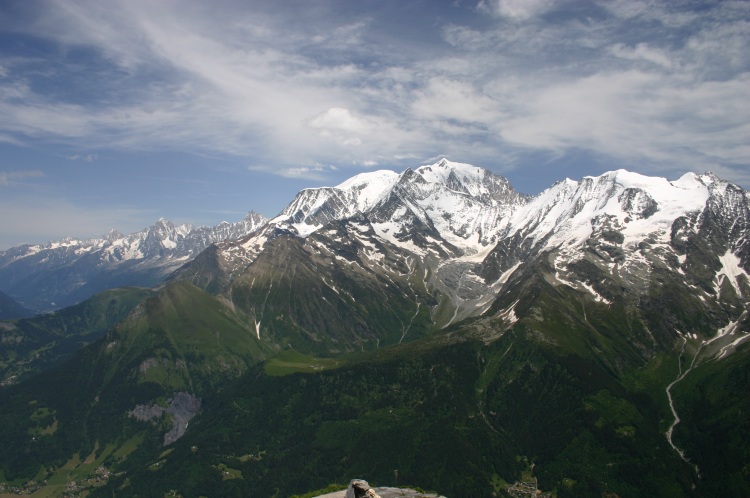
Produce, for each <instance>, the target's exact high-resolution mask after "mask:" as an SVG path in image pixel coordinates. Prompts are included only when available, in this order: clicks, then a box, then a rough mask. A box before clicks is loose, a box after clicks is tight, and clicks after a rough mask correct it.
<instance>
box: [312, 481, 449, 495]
mask: <svg viewBox="0 0 750 498" xmlns="http://www.w3.org/2000/svg"><path fill="white" fill-rule="evenodd" d="M358 492H364V493H365V494H357V493H358ZM367 493H370V494H369V495H368V494H367ZM373 493H374V495H375V496H377V497H379V498H445V496H442V495H436V494H433V493H422V492H419V491H416V490H414V489H406V488H391V487H379V488H370V486H369V484H367V481H364V480H361V479H353V480H352V481H351V482H350V483H349V489H347V490H341V491H336V492H334V493H328V494H325V495H319V496H316V497H315V498H358V497H360V496H365V497H368V498H370V497H372V496H373Z"/></svg>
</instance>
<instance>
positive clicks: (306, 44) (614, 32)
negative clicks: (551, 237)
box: [0, 0, 750, 249]
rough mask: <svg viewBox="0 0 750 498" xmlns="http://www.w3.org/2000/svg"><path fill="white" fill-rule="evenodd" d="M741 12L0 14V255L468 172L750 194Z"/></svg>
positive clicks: (198, 7)
mask: <svg viewBox="0 0 750 498" xmlns="http://www.w3.org/2000/svg"><path fill="white" fill-rule="evenodd" d="M748 47H750V2H748V1H736V2H735V1H720V2H689V1H679V0H674V1H669V2H665V1H639V0H621V1H617V0H612V1H579V0H570V1H564V0H561V1H552V0H471V1H469V0H456V1H440V0H421V1H420V0H415V1H408V0H400V1H389V0H358V1H351V0H317V1H310V0H304V1H302V0H300V1H296V0H273V1H272V0H269V1H264V0H255V1H249V2H248V1H239V0H238V1H231V0H227V1H213V2H205V1H202V0H201V1H197V0H195V1H190V0H179V1H177V0H175V1H169V0H160V1H158V2H154V1H153V0H150V1H138V0H122V1H118V0H107V1H106V2H103V1H100V0H76V1H66V0H57V1H50V2H46V1H41V0H38V1H37V0H5V1H3V2H2V3H0V249H3V248H8V247H10V246H14V245H18V244H21V243H36V242H43V241H48V240H56V239H59V238H62V237H63V236H66V235H72V236H76V237H81V238H85V237H91V236H96V235H100V234H103V233H106V232H107V231H108V230H109V229H111V228H116V229H118V230H120V231H122V232H125V233H129V232H132V231H135V230H139V229H142V228H144V227H146V226H148V225H150V224H152V223H153V222H154V221H155V220H156V219H158V218H159V217H166V218H168V219H170V220H172V221H174V222H175V223H186V222H189V223H193V224H195V225H207V224H208V225H213V224H215V223H217V222H219V221H221V220H227V221H237V220H239V219H241V218H242V217H243V216H244V213H245V212H246V211H249V210H255V211H258V212H260V213H263V214H265V215H268V216H272V215H275V214H276V213H278V212H279V211H280V210H281V209H282V208H283V207H284V206H285V205H286V204H287V203H288V202H289V201H290V200H291V199H292V197H293V196H294V194H295V193H296V192H297V191H299V190H300V189H301V188H305V187H314V186H321V185H335V184H338V183H340V182H341V181H343V180H344V179H346V178H348V177H350V176H353V175H355V174H357V173H361V172H364V171H372V170H376V169H393V170H397V171H401V170H403V169H405V168H407V167H416V166H419V165H420V164H424V163H428V162H432V161H434V160H436V159H437V158H439V157H443V156H445V157H448V158H450V159H452V160H455V161H461V162H468V163H471V164H474V165H477V166H481V167H484V168H487V169H491V170H493V171H495V172H497V173H500V174H502V175H505V176H506V177H507V178H509V179H510V181H511V183H512V184H513V185H514V186H515V187H516V188H517V189H518V190H521V191H523V192H527V193H537V192H539V191H541V190H542V189H544V188H546V187H548V186H550V185H551V184H552V183H554V182H555V181H557V180H560V179H563V178H565V177H569V178H573V179H578V178H580V177H582V176H585V175H598V174H600V173H602V172H604V171H608V170H612V169H618V168H627V169H631V170H634V171H638V172H641V173H644V174H650V175H658V176H665V177H667V178H670V179H673V178H677V177H679V176H680V175H681V174H683V173H685V172H687V171H695V172H699V173H702V172H704V171H713V172H715V173H716V174H718V175H719V176H720V177H722V178H725V179H728V180H731V181H734V182H736V183H738V184H740V185H742V186H743V187H745V188H747V187H749V186H750V51H749V50H748Z"/></svg>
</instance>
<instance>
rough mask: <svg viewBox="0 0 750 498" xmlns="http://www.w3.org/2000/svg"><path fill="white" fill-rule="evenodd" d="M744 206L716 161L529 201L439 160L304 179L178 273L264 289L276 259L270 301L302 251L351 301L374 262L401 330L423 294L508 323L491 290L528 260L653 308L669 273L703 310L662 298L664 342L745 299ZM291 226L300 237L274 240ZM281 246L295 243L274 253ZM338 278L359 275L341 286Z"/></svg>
mask: <svg viewBox="0 0 750 498" xmlns="http://www.w3.org/2000/svg"><path fill="white" fill-rule="evenodd" d="M749 206H750V197H749V194H748V193H747V192H746V191H744V190H743V189H741V188H740V187H738V186H736V185H733V184H731V183H729V182H726V181H723V180H720V179H718V178H717V177H716V176H714V175H713V174H710V173H709V174H705V175H696V174H693V173H688V174H686V175H684V176H683V177H681V178H679V179H677V180H675V181H668V180H666V179H664V178H652V177H646V176H643V175H639V174H636V173H631V172H628V171H624V170H619V171H612V172H609V173H605V174H603V175H601V176H598V177H585V178H583V179H581V180H580V181H573V180H564V181H560V182H558V183H556V184H555V185H553V186H552V187H550V188H549V189H547V190H545V191H544V192H542V193H541V194H539V195H537V196H535V197H533V198H532V197H529V196H525V195H523V194H520V193H518V192H516V191H515V190H514V189H513V188H512V187H511V186H510V184H509V183H508V181H507V180H506V179H504V178H502V177H500V176H498V175H495V174H493V173H491V172H489V171H486V170H483V169H480V168H476V167H473V166H470V165H466V164H460V163H453V162H450V161H447V160H441V161H439V162H438V163H436V164H433V165H429V166H422V167H420V168H417V169H415V170H406V171H404V172H403V173H400V174H399V173H395V172H392V171H378V172H373V173H364V174H361V175H357V176H355V177H354V178H352V179H350V180H347V181H345V182H343V183H341V184H340V185H338V186H336V187H325V188H318V189H307V190H303V191H302V192H300V193H299V194H298V195H297V197H296V198H295V199H294V200H293V201H292V203H291V204H290V205H289V206H288V207H287V208H286V209H284V210H283V211H282V212H281V213H280V214H279V215H278V216H277V217H275V218H273V219H271V220H270V221H269V223H268V224H267V225H265V226H264V227H262V228H261V229H260V230H258V231H257V232H255V233H253V234H251V235H249V236H247V237H244V238H241V239H238V240H235V241H227V242H223V243H220V244H217V245H215V246H214V247H212V248H211V249H210V250H209V251H207V252H205V253H204V254H202V255H201V256H200V257H199V258H197V259H196V260H195V261H194V262H193V263H191V264H188V265H187V266H186V267H185V268H183V269H182V270H180V271H179V272H177V273H176V274H175V275H176V277H177V278H186V279H189V280H191V281H193V282H194V283H196V284H198V285H200V286H202V287H204V288H206V289H208V290H210V291H211V292H214V293H218V294H224V295H226V296H227V297H228V298H229V299H234V297H235V296H236V295H237V294H241V293H243V292H245V291H240V290H238V289H239V288H242V287H243V286H245V287H246V289H245V290H248V289H253V290H252V292H260V291H259V290H258V285H259V282H261V280H262V279H263V278H266V277H267V276H264V275H263V271H274V272H276V274H277V277H269V279H268V281H267V285H268V286H269V288H268V289H266V291H267V292H266V293H265V294H263V296H264V297H263V302H264V303H265V304H264V306H265V307H267V306H268V303H269V302H270V301H269V296H271V295H272V293H271V291H270V288H271V287H273V286H278V285H279V282H281V280H279V279H281V277H278V275H281V274H283V273H284V272H295V271H297V269H296V268H297V267H296V266H295V265H297V264H301V263H300V262H301V261H305V263H304V264H305V265H307V266H308V267H309V268H308V270H309V271H310V278H311V279H313V280H314V279H317V280H318V281H320V282H323V283H322V285H323V286H325V287H329V288H331V289H335V294H336V296H337V298H338V299H340V300H342V304H345V305H346V306H348V307H350V308H351V307H352V306H353V303H354V302H355V301H356V299H355V297H354V290H352V289H354V288H355V287H356V285H355V284H354V283H352V282H360V283H361V282H362V279H363V278H364V277H363V275H367V276H368V278H369V279H370V280H368V281H369V282H370V283H369V284H367V285H372V286H375V287H377V286H379V285H380V284H379V283H376V282H380V281H382V282H384V283H383V287H382V288H381V291H383V289H385V287H386V286H388V285H390V286H391V287H393V286H395V287H397V288H399V289H400V291H399V292H401V293H402V295H403V296H402V297H404V298H406V299H407V300H408V301H410V302H411V306H412V311H411V312H405V316H403V317H401V318H400V323H401V325H399V327H401V328H402V329H404V330H407V329H408V326H407V325H406V324H407V323H411V322H410V321H409V313H412V314H413V315H415V316H416V315H417V314H418V313H420V310H422V311H424V309H425V306H427V307H428V309H429V316H430V321H431V323H432V324H433V326H436V327H438V328H440V327H445V326H447V325H450V324H452V323H456V322H458V321H460V320H462V319H465V318H469V317H478V316H482V315H483V314H484V315H487V314H491V315H494V316H498V317H502V318H503V319H504V320H506V322H507V323H508V326H510V325H512V324H513V323H514V322H515V320H517V319H518V313H516V309H515V308H514V306H516V305H517V302H516V303H515V304H514V303H512V302H511V303H510V304H512V306H511V305H510V304H509V305H508V306H505V307H501V308H498V304H497V303H498V302H500V301H502V298H503V297H504V296H507V295H508V294H509V292H511V289H513V288H514V287H513V286H514V285H515V286H517V285H518V282H519V279H520V280H523V279H524V278H528V276H529V274H530V272H536V274H538V275H543V277H544V279H545V280H546V282H548V283H549V284H551V285H552V286H553V287H554V288H557V289H567V290H569V291H573V292H575V293H577V294H576V295H580V296H581V298H582V299H586V300H591V301H593V302H596V303H599V304H601V305H603V306H633V307H635V308H638V307H640V308H641V309H645V308H648V307H649V306H651V307H653V309H651V308H649V309H651V312H653V313H654V314H655V316H656V314H658V308H659V306H662V305H663V303H661V299H662V298H663V297H664V296H662V295H661V294H660V292H661V291H659V290H658V289H659V288H660V286H663V287H664V288H666V287H668V286H670V285H674V286H675V288H676V289H680V291H679V292H682V293H684V296H683V302H682V303H681V305H689V306H691V307H692V308H693V310H695V313H694V314H695V315H696V316H698V315H700V314H701V313H702V315H701V316H703V317H704V318H696V316H693V315H690V317H688V316H687V315H684V316H683V314H681V312H679V311H675V312H672V311H669V312H667V311H664V316H666V318H665V319H664V320H666V322H669V323H668V324H667V325H664V327H663V328H664V331H663V332H660V333H661V334H662V336H659V337H655V338H649V339H648V340H647V342H648V341H655V342H656V343H664V344H666V343H668V342H669V341H671V340H674V334H681V333H688V332H685V331H686V330H700V331H702V333H704V334H708V335H710V334H711V333H712V332H711V331H713V332H715V331H716V330H717V329H718V328H720V326H724V325H726V324H727V323H728V322H729V321H734V322H736V321H737V320H739V319H740V318H741V316H740V315H741V314H742V311H743V309H744V308H743V306H745V305H746V304H747V303H748V301H749V300H750V279H749V278H748V272H749V271H750V252H749V250H748V247H750V246H749V245H748V236H749V235H750V209H749ZM290 237H291V239H290V240H296V242H294V244H291V245H290V244H281V243H279V241H278V239H288V238H290ZM282 247H283V249H281V248H282ZM282 250H283V251H290V250H293V251H295V255H294V256H293V257H292V256H289V255H288V254H286V253H285V255H283V256H282V255H280V254H277V253H275V252H274V251H282ZM261 256H263V258H261ZM267 258H271V259H273V258H276V260H278V261H281V260H288V261H289V262H288V265H287V266H285V267H279V266H278V265H274V264H272V263H270V262H269V263H263V264H268V267H267V268H266V269H265V270H263V271H262V270H261V269H260V268H261V266H262V264H261V263H259V261H261V259H262V261H267ZM271 268H272V270H271ZM251 275H252V276H251ZM337 278H340V279H343V280H347V281H349V282H350V283H352V284H351V285H352V288H351V289H350V290H349V291H346V292H348V294H346V293H343V292H342V288H341V287H336V286H335V285H334V284H333V282H334V281H335V280H336V279H337ZM275 279H276V280H275ZM289 285H294V284H293V283H291V282H290V283H289ZM379 288H380V287H379ZM391 290H392V289H391ZM274 292H280V291H278V290H275V291H274ZM383 292H385V291H383ZM676 292H677V291H673V294H674V293H676ZM251 301H252V300H251ZM251 301H247V302H246V303H245V305H246V306H247V307H248V309H250V314H251V315H252V316H254V317H255V320H256V323H269V318H270V315H269V312H268V311H263V310H262V309H261V308H263V306H261V307H259V306H257V303H255V304H253V303H252V302H251ZM428 301H429V303H430V304H429V305H428V304H427V302H428ZM514 301H517V300H514ZM284 313H285V312H284ZM284 313H282V312H281V311H279V316H281V315H283V314H284ZM669 313H672V315H669ZM667 315H669V316H667ZM705 317H709V318H705ZM693 318H695V319H696V320H698V321H699V323H698V322H691V320H693ZM688 322H690V323H688ZM649 333H654V332H652V331H649ZM691 333H694V332H691ZM658 334H659V333H657V336H658ZM670 334H671V335H670ZM373 337H374V336H373ZM373 341H376V339H375V338H373ZM648 347H649V346H648V345H646V344H645V343H644V345H643V348H644V349H648Z"/></svg>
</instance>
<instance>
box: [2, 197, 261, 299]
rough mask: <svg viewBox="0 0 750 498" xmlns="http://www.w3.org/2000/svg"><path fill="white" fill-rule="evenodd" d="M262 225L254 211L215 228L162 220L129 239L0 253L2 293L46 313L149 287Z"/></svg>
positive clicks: (68, 241) (113, 235)
mask: <svg viewBox="0 0 750 498" xmlns="http://www.w3.org/2000/svg"><path fill="white" fill-rule="evenodd" d="M264 222H265V218H264V217H263V216H261V215H259V214H257V213H254V212H249V213H248V214H247V216H246V217H245V218H244V219H243V220H241V221H239V222H236V223H228V222H222V223H220V224H219V225H217V226H215V227H193V226H192V225H189V224H185V225H179V226H175V225H174V224H173V223H172V222H170V221H168V220H165V219H164V218H161V219H159V220H158V221H157V222H156V223H155V224H153V225H152V226H150V227H148V228H145V229H144V230H141V231H139V232H135V233H131V234H130V235H123V234H122V233H120V232H118V231H116V230H112V231H110V232H109V233H108V234H107V235H106V236H105V237H100V238H94V239H87V240H80V239H76V238H73V237H67V238H65V239H63V240H60V241H56V242H48V243H45V244H34V245H28V244H27V245H22V246H18V247H13V248H10V249H8V250H5V251H0V282H2V284H0V286H1V287H0V291H2V292H4V293H6V294H8V295H9V296H12V298H13V299H15V300H16V301H18V302H19V303H21V304H22V305H23V306H24V307H26V308H28V309H31V310H36V311H37V312H47V311H53V310H55V309H60V308H64V307H66V306H70V305H72V304H76V303H78V302H80V301H82V300H84V299H86V298H89V297H91V296H92V295H94V294H96V293H97V292H100V291H103V290H106V289H112V288H115V287H123V286H126V285H136V286H145V287H150V286H152V285H155V284H157V283H158V282H160V281H162V280H163V279H164V278H165V277H166V276H167V275H169V274H170V273H171V272H173V271H174V270H176V269H177V268H179V267H180V266H181V265H182V264H184V263H185V262H186V261H189V260H191V259H192V258H194V257H195V256H196V255H198V254H199V253H200V252H201V251H203V250H204V249H205V248H206V247H208V246H210V245H211V244H212V243H214V242H218V241H222V240H226V239H234V238H237V237H240V236H242V235H245V234H247V233H250V232H252V231H253V230H255V229H256V228H257V227H258V226H260V225H261V224H263V223H264Z"/></svg>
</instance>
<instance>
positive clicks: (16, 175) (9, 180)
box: [0, 170, 44, 187]
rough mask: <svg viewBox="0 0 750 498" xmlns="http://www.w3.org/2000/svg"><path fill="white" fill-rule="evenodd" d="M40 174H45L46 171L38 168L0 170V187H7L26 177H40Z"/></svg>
mask: <svg viewBox="0 0 750 498" xmlns="http://www.w3.org/2000/svg"><path fill="white" fill-rule="evenodd" d="M40 176H44V173H42V172H41V171H38V170H27V171H0V187H7V186H9V185H11V184H13V183H15V182H18V181H20V180H23V179H24V178H38V177H40Z"/></svg>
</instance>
